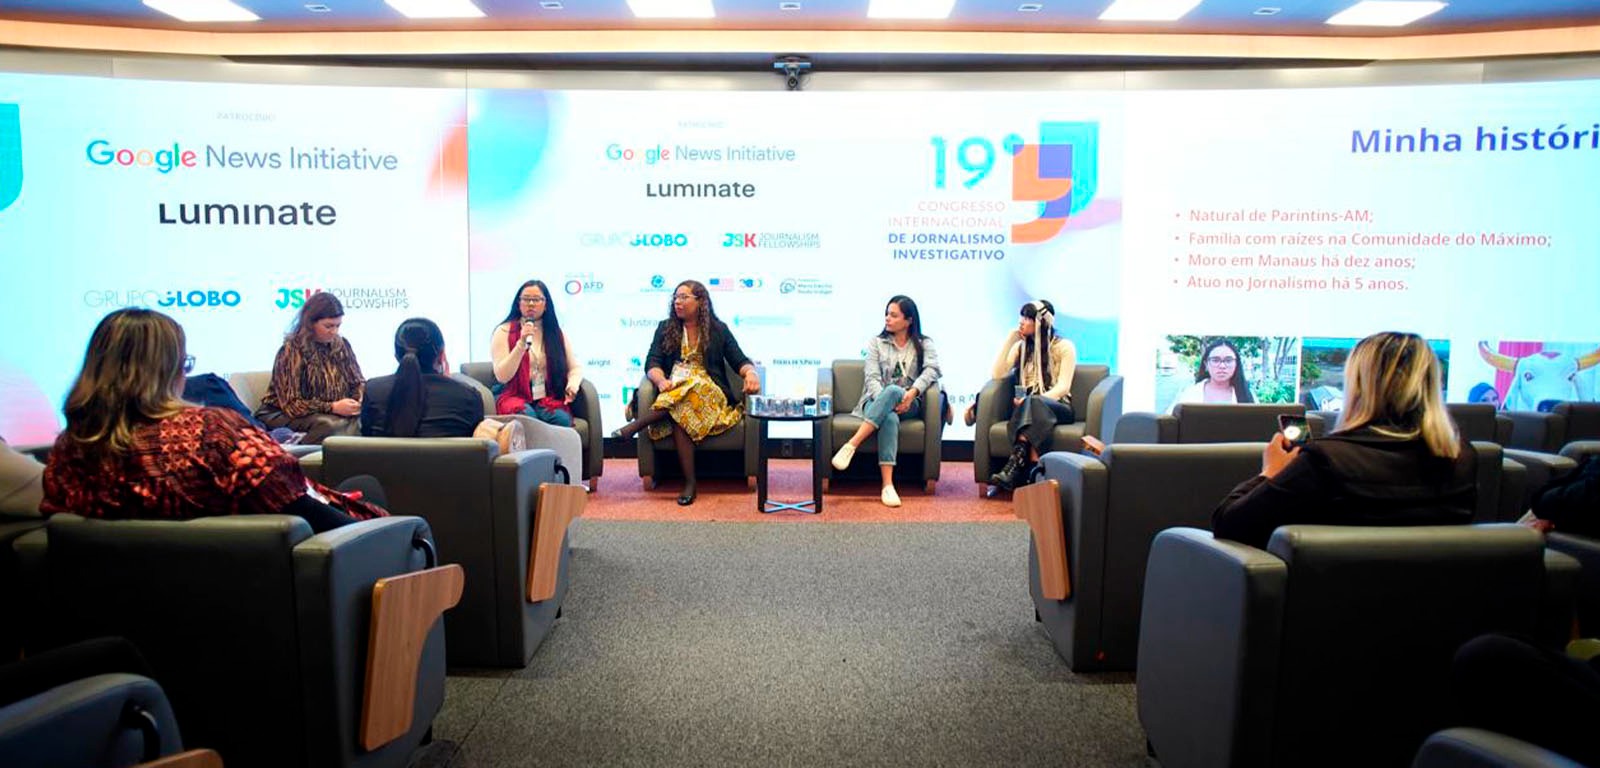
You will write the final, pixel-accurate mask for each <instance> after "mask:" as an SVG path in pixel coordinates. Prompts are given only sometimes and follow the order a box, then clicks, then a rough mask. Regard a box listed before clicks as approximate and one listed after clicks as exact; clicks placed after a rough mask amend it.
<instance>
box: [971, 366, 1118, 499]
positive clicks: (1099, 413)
mask: <svg viewBox="0 0 1600 768" xmlns="http://www.w3.org/2000/svg"><path fill="white" fill-rule="evenodd" d="M1012 386H1013V385H1012V380H1011V379H1010V378H1004V379H991V380H990V381H989V383H988V384H985V385H983V389H982V390H981V391H980V392H979V393H978V407H977V417H978V419H977V423H976V424H975V425H974V427H973V432H972V474H973V477H974V479H976V480H977V482H978V493H979V494H980V495H982V494H984V493H986V491H987V488H988V485H989V476H990V475H993V474H994V473H995V472H997V471H999V469H1000V465H1002V464H1004V463H1005V461H1006V457H1008V456H1010V455H1011V443H1010V442H1008V441H1007V440H1006V426H1007V423H1008V420H1009V419H1010V418H1011V389H1012ZM1072 410H1073V415H1074V416H1076V417H1077V419H1078V420H1077V421H1076V422H1074V423H1072V424H1057V425H1056V429H1055V433H1054V436H1053V438H1052V441H1051V446H1050V450H1052V451H1066V452H1068V453H1078V452H1079V451H1081V450H1083V437H1084V435H1089V436H1090V437H1095V438H1099V439H1100V440H1101V441H1102V442H1111V436H1112V435H1113V434H1114V433H1115V432H1116V426H1117V419H1118V418H1120V417H1121V416H1122V377H1121V376H1116V375H1113V374H1112V373H1111V368H1110V367H1109V366H1104V365H1080V366H1078V367H1077V370H1076V371H1075V372H1074V373H1073V374H1072Z"/></svg>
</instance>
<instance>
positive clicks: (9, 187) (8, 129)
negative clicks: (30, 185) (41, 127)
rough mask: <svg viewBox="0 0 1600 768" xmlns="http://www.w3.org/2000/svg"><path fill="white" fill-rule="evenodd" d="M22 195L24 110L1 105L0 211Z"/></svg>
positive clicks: (15, 106)
mask: <svg viewBox="0 0 1600 768" xmlns="http://www.w3.org/2000/svg"><path fill="white" fill-rule="evenodd" d="M21 195H22V110H21V108H20V107H18V106H17V105H16V104H0V211H3V210H5V209H7V208H10V207H11V204H12V203H14V202H16V201H17V198H18V197H19V196H21Z"/></svg>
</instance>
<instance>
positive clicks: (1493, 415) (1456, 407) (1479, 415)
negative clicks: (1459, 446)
mask: <svg viewBox="0 0 1600 768" xmlns="http://www.w3.org/2000/svg"><path fill="white" fill-rule="evenodd" d="M1444 408H1445V410H1446V411H1449V412H1450V418H1451V420H1453V421H1455V423H1456V430H1457V431H1459V432H1460V433H1461V436H1462V437H1464V438H1466V439H1467V440H1471V441H1474V442H1476V441H1480V440H1481V441H1483V442H1487V443H1499V444H1500V445H1502V446H1506V447H1510V445H1511V430H1512V426H1513V422H1512V421H1511V417H1510V416H1507V415H1506V414H1504V413H1502V412H1500V411H1498V410H1496V409H1495V407H1494V406H1492V405H1490V404H1488V403H1445V404H1444Z"/></svg>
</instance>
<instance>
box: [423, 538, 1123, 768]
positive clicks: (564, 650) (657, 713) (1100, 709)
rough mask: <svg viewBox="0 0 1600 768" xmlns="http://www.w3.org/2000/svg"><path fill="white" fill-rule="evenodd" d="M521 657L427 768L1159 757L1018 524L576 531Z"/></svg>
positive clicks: (468, 690)
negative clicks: (1079, 636)
mask: <svg viewBox="0 0 1600 768" xmlns="http://www.w3.org/2000/svg"><path fill="white" fill-rule="evenodd" d="M572 543H573V546H574V557H573V562H572V587H571V590H570V592H569V593H568V595H567V602H566V604H565V608H564V611H563V618H562V619H561V620H560V621H558V622H557V623H556V627H555V629H554V631H552V632H551V634H550V636H549V637H548V638H546V640H545V642H544V645H543V646H542V647H541V648H540V649H539V652H538V653H537V654H536V655H535V656H534V658H533V662H532V663H531V664H530V665H529V666H528V667H527V668H526V669H523V670H516V671H487V670H486V671H482V672H472V671H468V670H457V671H455V673H454V674H452V676H451V678H450V680H449V687H448V696H447V699H446V702H445V706H444V710H443V712H441V714H440V716H439V718H438V720H437V721H436V722H435V727H434V730H435V734H436V737H437V738H438V739H439V741H438V742H436V743H435V745H434V746H433V747H432V748H431V749H430V750H429V752H428V754H426V755H425V756H424V759H422V760H420V761H419V764H421V765H428V766H443V765H448V766H452V768H454V767H462V768H469V767H476V766H512V765H597V764H607V765H618V764H621V765H696V766H698V765H749V764H757V763H759V764H777V765H830V766H831V765H995V764H1006V765H1074V766H1129V767H1132V766H1143V765H1144V764H1145V761H1144V736H1143V732H1142V731H1141V730H1140V729H1139V725H1138V721H1137V718H1136V716H1135V712H1134V690H1133V685H1132V677H1131V675H1126V674H1121V675H1074V674H1072V672H1071V671H1069V670H1068V669H1067V667H1066V665H1065V664H1064V663H1063V662H1062V661H1061V660H1060V658H1058V657H1057V656H1056V655H1055V652H1054V651H1053V650H1052V649H1051V647H1050V644H1049V641H1048V640H1046V639H1045V637H1044V635H1043V632H1042V631H1041V630H1040V629H1039V627H1038V625H1037V624H1035V623H1034V621H1033V606H1032V603H1031V602H1030V601H1029V599H1028V592H1027V580H1026V579H1027V576H1026V573H1027V571H1026V567H1027V566H1026V563H1027V559H1026V558H1027V555H1026V552H1027V550H1026V547H1027V545H1028V535H1027V529H1026V528H1025V527H1024V526H1023V525H1022V524H1020V523H1016V524H1011V523H971V524H948V525H944V524H907V525H877V524H849V525H842V524H841V525H806V524H795V525H784V524H753V525H752V524H737V523H644V522H602V521H583V520H580V521H579V522H578V523H576V524H575V527H574V530H573V537H572Z"/></svg>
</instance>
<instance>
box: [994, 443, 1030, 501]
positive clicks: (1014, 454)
mask: <svg viewBox="0 0 1600 768" xmlns="http://www.w3.org/2000/svg"><path fill="white" fill-rule="evenodd" d="M1027 464H1028V447H1027V446H1025V445H1018V446H1016V447H1014V448H1012V449H1011V458H1009V459H1007V460H1006V465H1005V466H1004V467H1001V468H1000V471H999V472H996V473H994V474H993V475H990V476H989V483H990V484H991V485H994V486H997V487H999V488H1001V489H1004V490H1007V491H1009V490H1011V489H1013V488H1015V487H1017V482H1018V481H1019V480H1021V478H1022V473H1023V472H1024V471H1026V467H1027Z"/></svg>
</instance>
